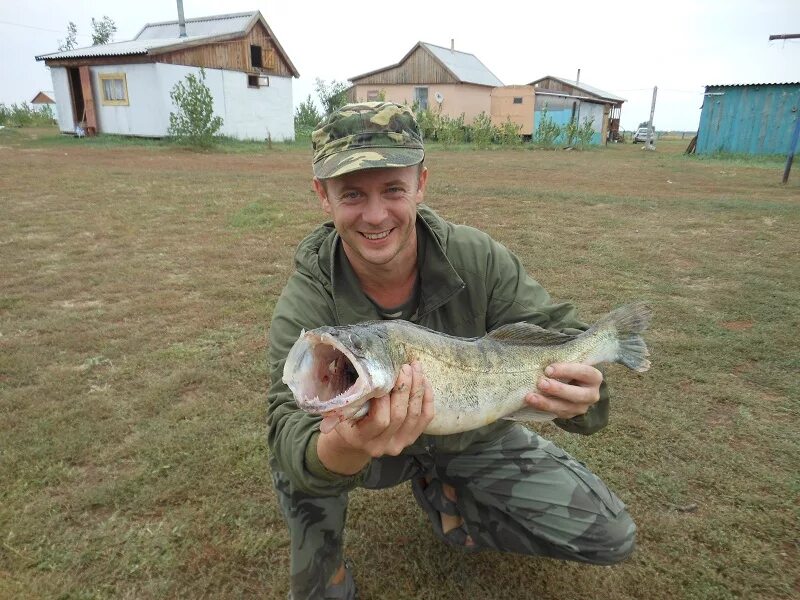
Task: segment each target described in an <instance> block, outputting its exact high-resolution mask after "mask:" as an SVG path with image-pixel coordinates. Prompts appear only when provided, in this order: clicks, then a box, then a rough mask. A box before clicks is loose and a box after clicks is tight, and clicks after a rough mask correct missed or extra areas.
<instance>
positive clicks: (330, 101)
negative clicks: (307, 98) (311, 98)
mask: <svg viewBox="0 0 800 600" xmlns="http://www.w3.org/2000/svg"><path fill="white" fill-rule="evenodd" d="M347 88H348V85H347V84H346V83H344V82H343V81H336V80H335V79H332V80H331V82H330V84H328V83H325V80H324V79H320V78H319V77H317V80H316V84H315V86H314V89H316V91H317V96H319V101H320V103H321V104H322V108H323V110H324V111H325V116H328V115H329V114H331V113H332V112H334V111H336V110H337V109H339V108H341V107H343V106H344V105H345V104H347Z"/></svg>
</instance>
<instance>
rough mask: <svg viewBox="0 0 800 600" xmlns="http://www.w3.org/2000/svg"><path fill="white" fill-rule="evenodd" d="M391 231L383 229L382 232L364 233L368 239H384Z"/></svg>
mask: <svg viewBox="0 0 800 600" xmlns="http://www.w3.org/2000/svg"><path fill="white" fill-rule="evenodd" d="M389 233H390V231H381V232H380V233H364V234H362V235H363V236H364V237H365V238H367V239H368V240H382V239H383V238H385V237H386V236H387V235H389Z"/></svg>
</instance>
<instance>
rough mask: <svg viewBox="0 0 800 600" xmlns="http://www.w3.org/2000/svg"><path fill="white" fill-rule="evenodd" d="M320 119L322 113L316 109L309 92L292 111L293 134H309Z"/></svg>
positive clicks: (298, 135)
mask: <svg viewBox="0 0 800 600" xmlns="http://www.w3.org/2000/svg"><path fill="white" fill-rule="evenodd" d="M321 120H322V115H320V114H319V110H317V105H316V104H314V101H313V100H312V99H311V94H309V95H308V98H306V100H305V101H304V102H301V103H300V105H299V106H298V107H297V110H295V111H294V134H295V136H297V137H300V136H307V135H311V132H312V131H314V128H315V127H316V126H317V124H318V123H319V122H320V121H321Z"/></svg>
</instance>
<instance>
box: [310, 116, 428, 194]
mask: <svg viewBox="0 0 800 600" xmlns="http://www.w3.org/2000/svg"><path fill="white" fill-rule="evenodd" d="M311 145H312V146H313V148H314V158H313V161H312V167H313V169H314V175H315V176H316V177H319V178H320V179H328V178H331V177H339V176H340V175H344V174H345V173H351V172H353V171H359V170H361V169H374V168H377V167H410V166H412V165H416V164H418V163H420V162H422V159H423V158H425V149H424V146H423V145H422V134H420V131H419V125H417V120H416V119H415V118H414V113H413V112H411V109H410V108H408V107H407V106H401V105H399V104H394V103H392V102H360V103H357V104H347V105H345V106H343V107H342V108H340V109H339V110H337V111H336V112H334V113H332V114H331V115H330V116H329V117H327V118H326V119H325V120H323V121H322V122H321V123H320V124H319V125H318V126H317V129H316V130H315V131H314V133H312V134H311Z"/></svg>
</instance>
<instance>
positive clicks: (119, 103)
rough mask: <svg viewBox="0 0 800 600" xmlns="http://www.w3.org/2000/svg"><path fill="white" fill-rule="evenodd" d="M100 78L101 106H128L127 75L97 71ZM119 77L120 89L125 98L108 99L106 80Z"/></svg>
mask: <svg viewBox="0 0 800 600" xmlns="http://www.w3.org/2000/svg"><path fill="white" fill-rule="evenodd" d="M98 76H99V80H100V98H101V101H100V102H101V104H102V105H103V106H130V104H131V102H130V96H128V77H127V73H124V72H120V73H98ZM115 79H119V80H121V81H122V90H123V93H124V95H125V98H123V99H122V100H109V99H108V98H106V83H105V82H106V81H109V80H111V81H113V80H115Z"/></svg>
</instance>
